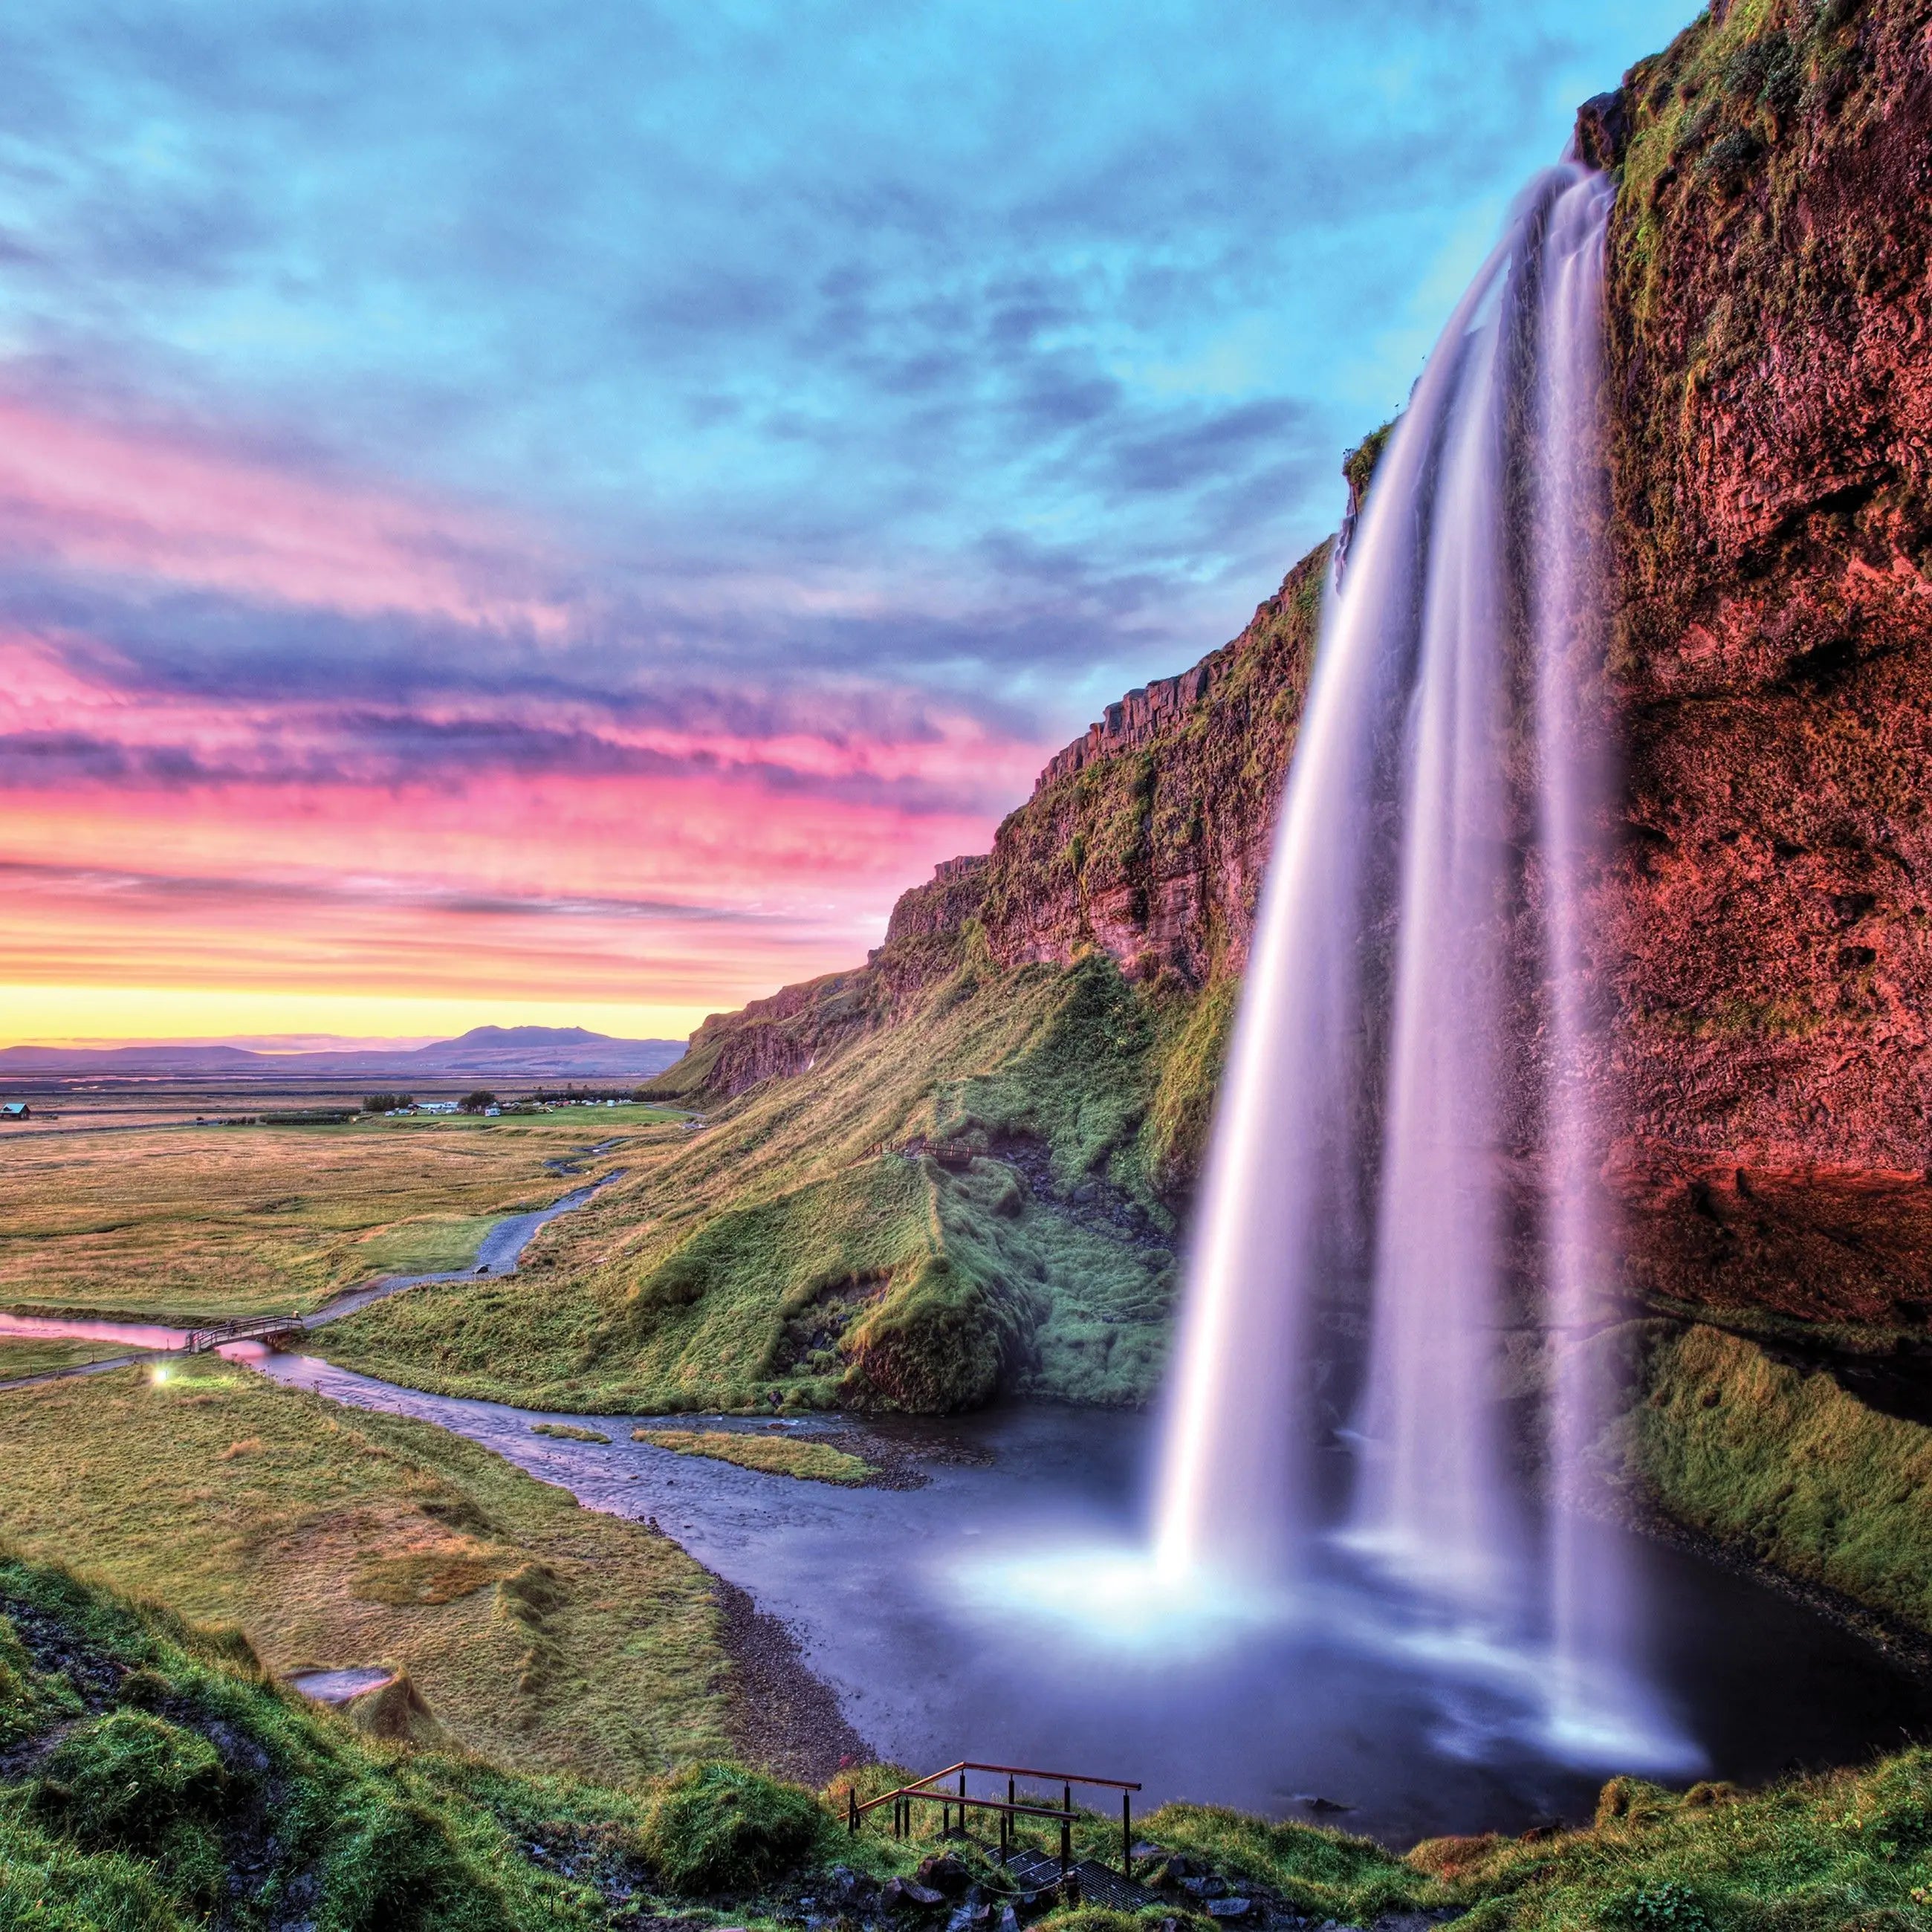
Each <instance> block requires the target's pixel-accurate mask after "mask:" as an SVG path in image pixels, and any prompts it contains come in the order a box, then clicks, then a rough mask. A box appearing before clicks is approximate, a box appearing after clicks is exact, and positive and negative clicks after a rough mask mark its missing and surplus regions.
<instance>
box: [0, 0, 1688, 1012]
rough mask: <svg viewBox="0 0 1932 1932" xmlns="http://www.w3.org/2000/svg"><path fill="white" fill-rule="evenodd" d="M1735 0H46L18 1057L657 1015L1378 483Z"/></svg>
mask: <svg viewBox="0 0 1932 1932" xmlns="http://www.w3.org/2000/svg"><path fill="white" fill-rule="evenodd" d="M1689 11H1690V8H1689V5H1688V0H1670V4H1666V5H1658V4H1649V3H1648V0H1621V4H1611V3H1610V0H1607V3H1606V4H1603V5H1596V6H1579V5H1577V4H1576V0H1386V3H1385V4H1376V0H1358V4H1355V5H1346V6H1343V5H1334V4H1328V5H1310V4H1298V0H1265V4H1264V0H1015V3H1014V4H1007V0H913V4H908V0H783V4H775V5H751V4H742V0H679V4H676V5H660V4H654V0H609V3H608V4H607V0H570V4H568V5H550V6H544V5H535V4H532V0H523V4H520V5H514V6H511V5H504V4H500V0H461V4H460V5H456V4H449V5H443V4H437V0H414V4H412V0H370V4H366V5H346V4H345V5H294V4H287V0H251V4H250V5H248V7H245V8H242V9H237V8H236V7H235V6H234V5H233V4H232V0H213V3H212V4H210V3H209V0H174V4H171V5H169V6H167V7H152V6H149V5H128V6H125V7H114V6H107V5H69V4H64V0H37V4H36V5H34V7H20V8H16V9H9V10H7V13H6V14H5V17H0V71H4V72H5V74H6V75H7V113H6V115H5V118H4V122H0V895H4V898H0V904H4V905H5V917H4V919H0V1044H5V1043H10V1042H15V1041H23V1040H36V1041H44V1042H88V1041H101V1040H120V1039H151V1038H163V1037H195V1038H204V1037H242V1036H247V1037H254V1038H268V1039H273V1038H278V1037H293V1036H297V1035H300V1036H303V1037H313V1036H323V1035H329V1036H335V1035H340V1036H347V1037H356V1038H374V1037H410V1038H416V1039H424V1038H430V1037H437V1036H439V1035H442V1034H449V1033H453V1032H457V1031H462V1030H463V1028H466V1027H467V1026H469V1025H477V1024H481V1023H484V1022H495V1023H499V1024H505V1025H507V1024H511V1023H515V1022H538V1023H546V1024H551V1025H586V1026H589V1027H592V1028H595V1029H597V1030H598V1031H604V1032H609V1033H616V1034H626V1035H631V1036H649V1037H660V1036H664V1037H674V1036H679V1035H682V1034H685V1033H686V1032H688V1031H689V1030H690V1029H691V1027H692V1026H694V1025H695V1024H696V1023H697V1021H698V1019H700V1018H701V1017H702V1016H703V1015H704V1014H705V1013H709V1012H712V1011H716V1010H727V1009H729V1008H730V1007H735V1006H737V1005H739V1004H742V1002H743V1001H745V1000H746V999H748V998H755V997H757V996H759V995H762V994H764V993H767V992H771V991H772V990H773V989H775V987H777V986H779V985H780V984H781V983H787V982H790V981H793V980H800V979H805V978H808V977H811V976H813V975H814V974H818V973H822V972H826V971H832V970H834V969H835V968H839V967H841V966H847V965H855V964H856V963H858V962H859V961H860V960H861V959H862V958H863V956H864V954H865V950H866V949H867V948H868V947H871V946H874V945H876V944H878V942H879V941H880V938H881V937H882V936H883V927H884V922H885V918H886V913H888V911H889V908H890V907H891V904H892V900H893V899H894V898H895V896H896V895H897V894H898V892H899V891H901V889H903V888H904V887H905V886H907V885H910V884H911V883H915V882H916V881H917V880H920V879H921V878H922V877H926V875H927V874H929V871H930V869H931V868H932V865H934V864H935V862H938V860H940V859H944V858H947V857H950V856H953V855H954V854H955V853H962V852H971V851H980V850H986V849H987V848H988V847H989V844H990V842H991V839H992V833H993V831H994V829H995V826H997V825H998V822H999V820H1000V819H1001V817H1002V816H1003V815H1004V814H1005V813H1006V812H1007V811H1010V810H1011V809H1012V808H1013V807H1014V806H1015V805H1018V804H1019V803H1020V802H1022V801H1023V800H1024V799H1025V797H1026V796H1027V794H1028V792H1029V790H1031V785H1032V782H1033V779H1034V775H1035V774H1036V772H1037V770H1038V769H1039V768H1040V765H1041V764H1042V763H1043V761H1044V760H1045V758H1046V756H1047V755H1049V754H1050V753H1051V752H1052V751H1053V750H1054V749H1055V748H1057V747H1058V745H1061V744H1062V743H1064V742H1067V740H1069V739H1071V738H1072V737H1073V736H1076V734H1077V733H1079V731H1080V730H1082V729H1084V728H1085V725H1086V724H1087V722H1088V720H1089V719H1090V718H1093V717H1094V716H1096V715H1098V712H1099V710H1100V707H1101V706H1103V704H1105V703H1107V702H1109V700H1112V698H1114V697H1117V696H1118V695H1119V694H1120V693H1121V691H1124V690H1125V689H1127V688H1129V687H1130V686H1133V685H1137V684H1140V683H1144V682H1146V680H1147V679H1149V678H1151V677H1155V676H1165V675H1168V674H1170V673H1173V672H1175V671H1178V670H1181V669H1184V667H1186V666H1187V665H1188V664H1191V663H1193V661H1196V659H1197V658H1199V657H1200V656H1202V655H1203V654H1204V653H1205V652H1207V651H1208V650H1210V649H1212V648H1214V646H1216V645H1217V644H1219V643H1221V642H1223V640H1226V638H1227V637H1230V636H1232V635H1233V634H1235V632H1236V631H1238V630H1239V629H1240V628H1241V625H1242V624H1243V623H1244V622H1245V621H1246V619H1247V616H1249V614H1250V613H1251V612H1252V610H1253V607H1254V606H1255V604H1256V603H1257V602H1258V601H1259V600H1260V599H1261V598H1263V597H1265V596H1266V595H1268V593H1269V592H1271V590H1272V589H1274V586H1275V585H1276V584H1277V583H1279V581H1280V579H1281V577H1282V576H1283V574H1284V572H1285V571H1286V569H1287V568H1288V566H1289V565H1290V564H1291V563H1292V562H1294V560H1295V558H1296V557H1297V556H1299V555H1301V553H1303V552H1304V550H1306V549H1307V547H1309V546H1310V544H1312V543H1313V542H1315V541H1316V540H1318V539H1319V538H1320V537H1321V536H1322V535H1323V534H1324V533H1325V532H1327V531H1328V530H1329V529H1331V528H1332V527H1333V526H1334V523H1335V520H1336V519H1337V515H1338V514H1339V512H1340V507H1341V501H1342V485H1341V482H1340V475H1339V469H1338V466H1339V463H1340V459H1341V457H1342V455H1343V451H1344V450H1345V449H1346V448H1347V447H1348V446H1349V445H1351V444H1352V443H1354V442H1355V441H1357V440H1359V438H1360V437H1361V434H1363V433H1364V431H1366V430H1368V429H1370V428H1373V427H1374V426H1375V425H1376V424H1377V423H1379V422H1381V421H1382V420H1383V419H1385V417H1387V416H1389V415H1390V414H1391V413H1393V412H1394V411H1395V410H1397V409H1398V408H1399V407H1400V405H1401V404H1402V401H1403V398H1404V397H1405V396H1406V395H1407V393H1408V390H1409V386H1410V384H1411V383H1412V382H1413V381H1414V380H1415V376H1416V374H1417V373H1418V371H1419V369H1420V368H1421V362H1422V360H1423V358H1424V356H1425V355H1426V353H1427V350H1428V347H1429V344H1430V341H1431V340H1432V339H1433V335H1434V334H1435V332H1436V330H1437V329H1439V327H1440V326H1441V324H1442V320H1443V319H1444V317H1445V315H1446V314H1447V313H1448V309H1449V308H1450V307H1451V304H1452V303H1453V302H1454V298H1455V296H1456V295H1457V293H1458V292H1459V290H1460V287H1462V285H1463V282H1464V281H1466V278H1468V276H1469V275H1470V274H1471V273H1472V272H1473V271H1474V269H1475V266H1477V264H1478V262H1479V260H1481V257H1482V255H1483V254H1484V252H1485V251H1486V249H1487V245H1488V243H1489V242H1490V239H1492V237H1493V233H1494V231H1495V229H1496V226H1497V224H1498V222H1499V220H1500V218H1501V216H1502V212H1503V211H1504V209H1505V206H1506V205H1507V204H1508V200H1509V199H1510V197H1511V194H1512V193H1514V190H1515V189H1516V188H1517V187H1518V186H1520V184H1521V183H1522V181H1523V180H1524V179H1525V178H1526V177H1527V176H1528V175H1529V173H1530V172H1532V170H1533V169H1535V168H1536V167H1538V166H1541V165H1543V164H1544V163H1547V162H1549V161H1551V160H1554V159H1556V157H1557V156H1558V155H1559V154H1560V152H1561V151H1562V147H1563V145H1564V142H1565V139H1567V137H1568V130H1569V127H1570V124H1571V119H1572V118H1573V116H1574V110H1575V107H1576V105H1577V103H1578V102H1579V101H1581V100H1583V99H1584V98H1586V97H1587V96H1588V95H1591V94H1592V93H1595V92H1599V91H1600V90H1601V89H1604V88H1606V87H1608V86H1613V85H1614V84H1615V83H1616V80H1617V79H1618V77H1619V75H1620V74H1622V71H1623V70H1624V69H1625V68H1626V67H1628V65H1629V64H1630V63H1631V62H1632V61H1633V60H1634V59H1635V58H1638V57H1639V56H1640V55H1643V54H1644V53H1646V52H1650V51H1652V50H1653V49H1656V48H1658V47H1659V46H1662V45H1663V44H1664V43H1665V42H1666V41H1667V40H1668V39H1669V38H1670V35H1671V34H1673V32H1674V31H1676V29H1677V28H1679V27H1680V26H1682V25H1683V24H1684V23H1685V20H1686V19H1687V18H1688V13H1689Z"/></svg>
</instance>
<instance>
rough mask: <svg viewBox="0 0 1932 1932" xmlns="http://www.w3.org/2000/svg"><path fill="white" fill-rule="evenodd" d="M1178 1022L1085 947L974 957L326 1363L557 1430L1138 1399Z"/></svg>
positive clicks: (1155, 1293)
mask: <svg viewBox="0 0 1932 1932" xmlns="http://www.w3.org/2000/svg"><path fill="white" fill-rule="evenodd" d="M1192 1017H1193V1008H1191V1007H1185V1006H1184V1005H1176V1006H1175V1007H1172V1009H1169V1008H1167V1007H1163V1006H1162V1005H1161V1004H1160V1003H1159V1002H1158V1001H1156V1000H1155V999H1154V998H1151V996H1149V995H1146V994H1145V993H1143V992H1140V991H1138V990H1136V989H1135V988H1133V987H1132V986H1130V985H1129V984H1128V983H1127V982H1126V981H1125V980H1123V979H1122V977H1121V975H1120V974H1119V973H1118V971H1117V970H1116V969H1115V968H1114V967H1113V965H1112V962H1109V961H1107V960H1106V959H1094V960H1090V961H1087V962H1083V963H1082V965H1079V966H1076V967H1075V968H1071V969H1067V970H1063V969H1061V968H1056V967H1051V966H1030V967H1024V968H1019V969H1016V970H1015V971H1010V972H1007V971H1000V970H998V969H997V968H993V967H992V966H991V965H989V963H988V962H986V961H985V960H984V959H983V958H976V957H974V956H971V954H970V953H969V954H968V956H967V957H965V958H964V959H962V962H961V964H960V965H959V968H958V969H957V970H956V971H955V972H954V973H953V974H952V975H951V976H950V977H948V978H947V979H945V980H943V981H942V982H941V983H938V984H937V985H935V986H933V987H932V988H931V989H929V991H928V992H926V993H925V994H924V995H922V996H921V1000H920V1004H919V1007H918V1009H917V1010H916V1011H915V1012H913V1013H911V1014H910V1015H909V1016H907V1017H906V1018H905V1019H903V1020H902V1021H901V1023H900V1024H898V1025H895V1026H894V1027H892V1028H890V1029H889V1030H887V1031H883V1032H880V1033H877V1034H872V1035H870V1036H868V1037H862V1038H860V1039H859V1040H856V1042H855V1043H853V1044H852V1045H850V1046H849V1047H847V1049H844V1051H842V1052H840V1053H838V1055H836V1056H835V1058H833V1059H832V1061H830V1062H829V1064H827V1065H826V1066H825V1067H823V1068H820V1070H817V1071H816V1072H815V1073H811V1074H808V1075H806V1076H800V1077H797V1078H793V1079H782V1080H775V1081H772V1082H767V1083H766V1084H765V1085H763V1086H760V1087H758V1088H754V1089H753V1090H751V1091H750V1092H749V1093H748V1094H745V1095H743V1096H742V1097H740V1098H739V1099H738V1100H735V1101H733V1102H732V1103H730V1104H729V1105H728V1106H725V1107H723V1108H721V1109H717V1110H715V1111H714V1112H712V1115H711V1116H710V1117H709V1124H708V1125H707V1126H706V1127H705V1128H704V1129H703V1131H702V1132H701V1133H684V1132H683V1131H682V1130H678V1131H677V1132H676V1133H672V1134H670V1135H669V1136H665V1137H664V1139H663V1141H662V1142H661V1143H660V1145H659V1147H658V1148H656V1149H646V1148H640V1149H639V1150H638V1151H636V1152H635V1153H634V1154H627V1155H626V1156H625V1166H626V1168H627V1169H628V1175H627V1178H625V1180H624V1181H622V1182H621V1183H619V1184H618V1185H616V1186H615V1187H611V1188H610V1189H607V1190H605V1192H604V1193H602V1194H601V1195H600V1196H598V1199H597V1200H596V1201H595V1202H592V1204H591V1205H589V1206H588V1207H586V1208H584V1209H583V1211H582V1212H580V1213H579V1214H572V1215H571V1216H569V1217H566V1218H565V1219H564V1220H560V1221H558V1222H556V1223H553V1224H552V1225H551V1226H549V1227H547V1228H546V1229H544V1231H543V1232H542V1233H541V1235H539V1236H538V1239H537V1241H536V1242H535V1244H532V1249H531V1250H530V1253H529V1256H528V1257H527V1258H526V1263H525V1267H524V1269H523V1274H522V1275H521V1277H520V1278H518V1279H517V1280H503V1281H496V1280H479V1281H475V1282H464V1283H455V1284H452V1285H450V1286H448V1287H434V1288H429V1289H421V1290H418V1291H416V1292H413V1293H412V1294H410V1295H407V1296H403V1297H399V1298H397V1299H396V1300H395V1301H390V1302H387V1303H384V1304H381V1305H380V1306H379V1307H374V1308H371V1309H370V1310H366V1311H365V1312H364V1313H361V1314H359V1315H357V1316H354V1317H352V1318H351V1319H349V1320H347V1321H346V1322H343V1323H341V1325H338V1326H337V1327H335V1328H331V1329H330V1331H329V1334H328V1335H327V1337H326V1340H323V1341H321V1342H320V1344H319V1346H320V1348H321V1349H322V1351H323V1352H325V1353H326V1354H327V1355H329V1358H331V1359H332V1361H339V1362H341V1363H342V1364H344V1365H345V1366H347V1367H353V1368H356V1369H359V1370H362V1371H364V1372H365V1373H368V1374H371V1375H376V1376H383V1377H385V1378H386V1379H391V1380H394V1381H398V1382H406V1383H408V1384H410V1385H412V1386H414V1387H417V1388H428V1389H432V1390H435V1391H440V1392H442V1393H445V1394H460V1395H477V1396H484V1397H491V1398H494V1399H496V1400H509V1401H514V1402H519V1403H526V1404H528V1405H529V1406H533V1407H540V1408H544V1409H565V1410H577V1411H578V1412H582V1411H584V1410H603V1411H621V1410H623V1409H633V1410H635V1409H646V1410H652V1411H655V1412H658V1413H670V1412H683V1413H690V1412H697V1411H702V1410H707V1409H712V1410H715V1409H726V1410H744V1409H751V1408H754V1407H756V1408H766V1407H769V1406H770V1405H771V1403H772V1400H773V1399H774V1397H775V1399H776V1400H777V1401H778V1403H780V1404H781V1405H784V1406H790V1407H793V1408H799V1407H809V1408H825V1407H829V1406H857V1407H868V1408H875V1409H914V1410H929V1411H930V1410H945V1409H953V1408H956V1407H959V1406H965V1405H968V1404H971V1403H975V1402H978V1401H980V1400H984V1399H985V1398H986V1397H987V1396H989V1394H992V1392H993V1391H994V1390H995V1388H1004V1389H1007V1390H1008V1391H1013V1392H1016V1393H1032V1394H1041V1395H1046V1396H1049V1397H1054V1398H1056V1399H1059V1400H1073V1401H1082V1402H1097V1403H1137V1402H1140V1401H1144V1400H1146V1399H1147V1397H1148V1395H1149V1394H1151V1391H1152V1389H1153V1388H1154V1385H1155V1382H1156V1381H1157V1379H1158V1376H1159V1373H1160V1366H1161V1364H1162V1362H1163V1359H1164V1356H1165V1351H1166V1334H1167V1321H1168V1315H1169V1309H1170V1307H1171V1304H1172V1297H1173V1293H1174V1268H1173V1259H1172V1254H1171V1253H1170V1252H1169V1249H1168V1247H1166V1245H1165V1236H1164V1231H1165V1230H1166V1229H1169V1228H1170V1227H1171V1225H1172V1224H1171V1222H1170V1220H1169V1217H1167V1216H1166V1211H1165V1210H1164V1209H1163V1208H1161V1206H1160V1203H1159V1202H1158V1200H1157V1199H1156V1198H1155V1196H1154V1193H1153V1191H1152V1190H1151V1187H1150V1185H1149V1184H1148V1180H1147V1173H1148V1169H1147V1162H1146V1156H1145V1145H1144V1144H1143V1142H1144V1135H1145V1131H1147V1127H1148V1121H1149V1119H1150V1113H1149V1109H1150V1108H1151V1106H1152V1105H1153V1103H1154V1099H1155V1097H1157V1094H1158V1091H1159V1090H1160V1080H1161V1077H1162V1074H1163V1068H1164V1066H1165V1064H1166V1058H1168V1057H1169V1056H1170V1055H1172V1052H1175V1051H1176V1050H1181V1049H1184V1047H1185V1046H1186V1044H1187V1042H1189V1041H1190V1040H1192V1037H1193V1036H1192V1034H1191V1033H1190V1031H1189V1028H1188V1025H1187V1022H1188V1021H1189V1020H1190V1019H1191V1018H1192ZM1016 1141H1024V1142H1025V1144H1026V1145H1028V1146H1029V1147H1030V1148H1033V1149H1034V1150H1036V1151H1037V1156H1038V1161H1039V1169H1038V1171H1036V1172H1034V1174H1033V1175H1032V1178H1028V1177H1027V1176H1026V1175H1023V1174H1022V1172H1020V1171H1019V1169H1018V1168H1016V1166H1014V1165H1013V1164H1012V1163H1010V1162H1009V1161H1008V1160H1005V1159H1003V1158H1002V1157H1001V1155H1002V1152H1003V1150H1004V1149H1006V1148H1009V1147H1010V1145H1012V1144H1013V1142H1016ZM1114 1210H1118V1211H1120V1212H1121V1214H1124V1215H1126V1216H1127V1221H1126V1222H1125V1223H1117V1222H1116V1221H1115V1220H1112V1219H1109V1214H1110V1213H1112V1211H1114Z"/></svg>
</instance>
